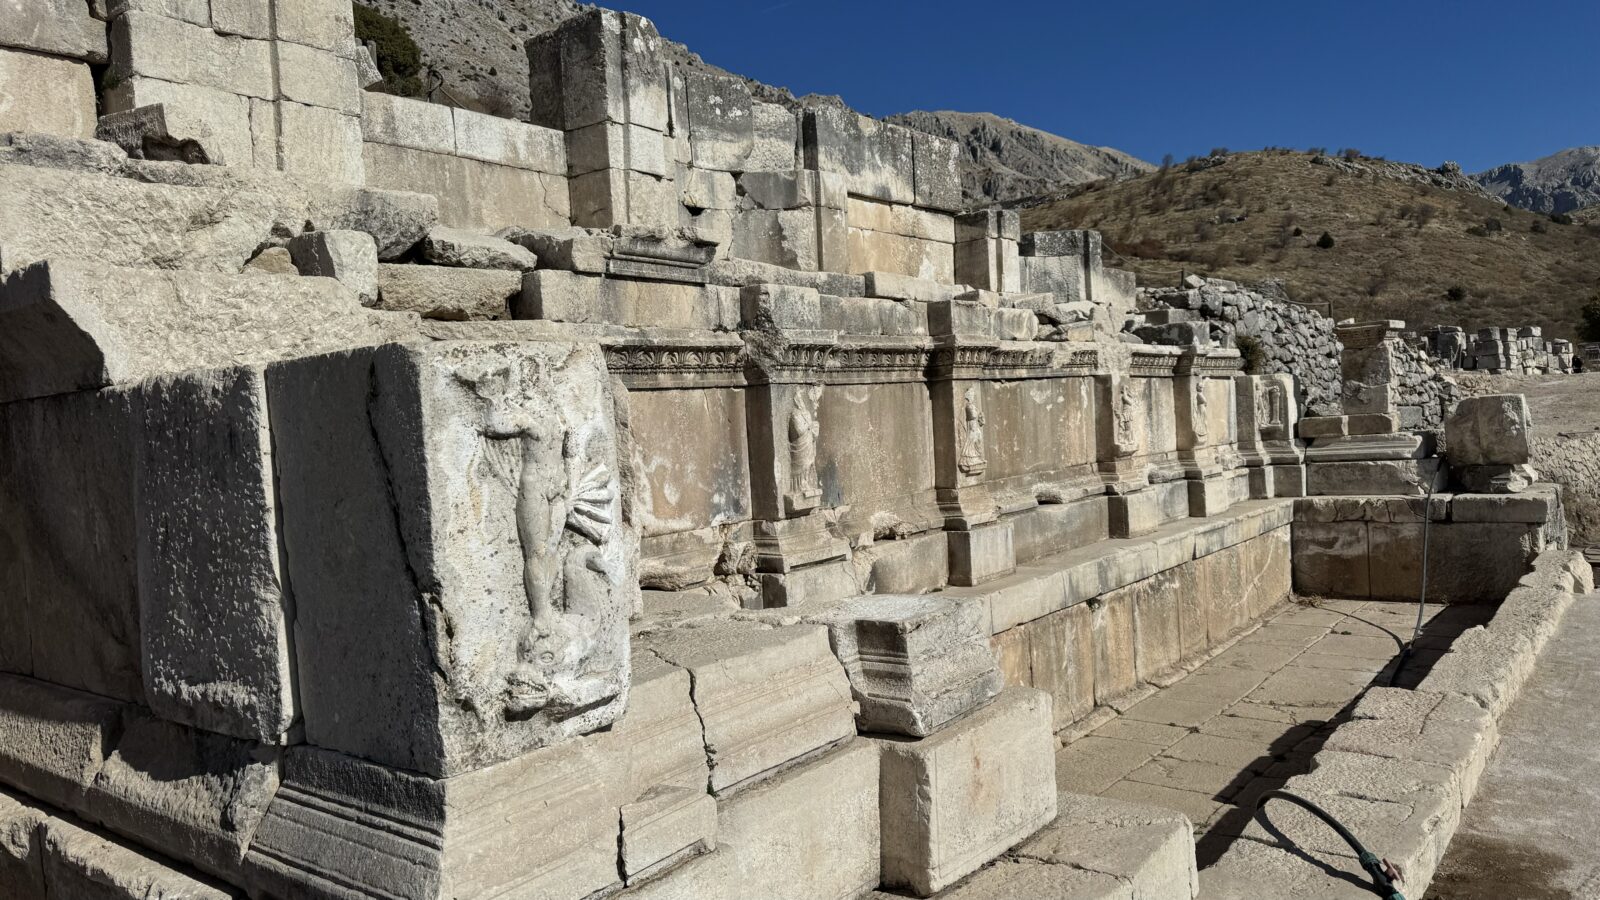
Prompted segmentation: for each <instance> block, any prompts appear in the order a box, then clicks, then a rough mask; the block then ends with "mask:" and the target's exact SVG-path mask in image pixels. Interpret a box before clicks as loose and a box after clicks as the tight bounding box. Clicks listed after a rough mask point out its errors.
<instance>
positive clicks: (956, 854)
mask: <svg viewBox="0 0 1600 900" xmlns="http://www.w3.org/2000/svg"><path fill="white" fill-rule="evenodd" d="M1051 725H1052V715H1051V711H1050V698H1049V695H1047V694H1044V693H1042V692H1040V691H1036V690H1031V689H1028V688H1011V689H1010V690H1007V691H1005V692H1004V693H1002V694H1001V695H1000V696H999V697H997V698H996V699H995V700H994V702H993V703H991V704H989V705H988V706H986V707H984V708H982V709H980V710H977V711H975V712H972V713H968V714H967V715H966V716H964V717H962V718H960V719H956V720H954V721H952V722H950V723H948V724H947V725H945V726H944V727H943V728H941V729H939V730H938V731H936V732H934V733H933V734H932V735H931V736H929V737H926V738H923V739H922V740H917V741H896V740H884V741H879V742H878V743H879V746H880V748H881V751H882V762H881V766H882V782H881V785H880V788H879V795H880V798H881V800H880V802H881V804H882V806H881V813H880V815H881V818H882V829H883V836H884V844H883V882H884V884H885V885H887V886H891V887H901V886H905V887H910V888H911V889H912V891H914V892H915V893H916V894H917V895H918V896H921V897H927V896H930V895H932V894H934V893H935V892H937V891H940V890H943V889H944V888H945V887H948V886H949V885H951V884H954V883H955V882H957V881H959V880H961V879H962V878H964V877H966V876H967V875H970V874H971V873H972V872H974V871H976V870H977V869H978V868H980V867H981V866H983V865H984V864H985V863H987V862H989V861H990V860H992V859H994V858H995V857H997V856H999V855H1000V854H1001V853H1003V852H1004V851H1005V850H1006V849H1008V848H1010V847H1012V846H1014V845H1015V844H1017V843H1018V842H1020V841H1021V840H1023V839H1024V838H1026V837H1027V836H1028V835H1030V834H1033V833H1034V832H1035V831H1037V830H1038V829H1039V828H1041V827H1043V826H1044V825H1045V823H1047V822H1049V821H1050V820H1051V819H1053V818H1055V815H1056V792H1055V737H1054V734H1053V732H1052V730H1051Z"/></svg>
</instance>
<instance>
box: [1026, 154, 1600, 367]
mask: <svg viewBox="0 0 1600 900" xmlns="http://www.w3.org/2000/svg"><path fill="white" fill-rule="evenodd" d="M1351 162H1357V163H1362V164H1363V165H1362V166H1360V167H1355V166H1350V165H1348V163H1351ZM1379 162H1380V161H1377V160H1365V159H1360V160H1343V159H1337V160H1336V159H1331V158H1329V157H1323V156H1311V155H1308V154H1304V153H1293V152H1284V151H1272V152H1260V153H1243V154H1237V155H1233V156H1226V157H1215V158H1207V159H1202V160H1196V161H1194V162H1193V163H1190V164H1187V165H1181V166H1177V167H1175V168H1173V169H1171V170H1168V171H1165V172H1156V173H1153V174H1149V175H1141V176H1138V177H1136V178H1133V179H1130V180H1126V181H1122V182H1117V183H1098V184H1093V185H1087V186H1085V187H1083V188H1079V189H1077V190H1076V191H1073V192H1071V193H1069V194H1067V195H1064V196H1060V197H1056V198H1054V199H1051V200H1049V201H1047V202H1044V203H1042V204H1040V205H1038V206H1034V207H1031V208H1027V209H1024V210H1023V211H1022V224H1023V228H1024V230H1040V229H1051V228H1097V229H1099V230H1101V231H1102V232H1104V233H1105V234H1106V238H1107V242H1108V244H1109V245H1110V246H1111V248H1112V249H1113V250H1115V251H1116V252H1117V253H1120V254H1121V255H1122V256H1123V257H1124V259H1122V260H1116V264H1118V265H1125V266H1127V267H1129V268H1132V269H1133V270H1135V271H1136V272H1137V273H1138V274H1139V276H1140V279H1141V281H1143V282H1146V283H1150V284H1171V283H1174V282H1175V281H1176V279H1177V278H1178V277H1179V276H1180V274H1181V273H1182V272H1184V271H1188V272H1196V273H1199V274H1204V275H1214V276H1217V277H1222V278H1228V279H1233V280H1237V281H1244V282H1255V281H1260V280H1263V279H1266V278H1269V277H1280V278H1282V279H1283V281H1284V283H1285V285H1286V287H1287V289H1288V291H1289V294H1290V296H1291V297H1293V298H1294V299H1296V300H1302V301H1314V302H1328V303H1331V304H1332V306H1333V313H1334V315H1335V317H1336V318H1345V317H1354V318H1358V319H1369V318H1400V319H1405V320H1407V322H1409V323H1410V324H1411V325H1412V326H1413V327H1419V328H1425V327H1427V326H1429V325H1432V324H1436V323H1445V324H1457V325H1463V326H1466V327H1468V328H1474V329H1475V328H1479V327H1487V326H1496V325H1501V326H1515V325H1540V326H1542V327H1544V328H1545V329H1546V333H1547V334H1550V335H1552V336H1557V337H1572V336H1573V335H1574V333H1575V331H1576V327H1577V323H1578V320H1579V313H1578V310H1579V308H1580V307H1581V306H1582V305H1583V303H1585V302H1587V301H1588V300H1591V299H1593V298H1594V297H1595V296H1596V295H1597V293H1600V226H1588V225H1561V224H1557V223H1555V222H1553V221H1551V219H1550V217H1548V216H1543V215H1539V214H1536V213H1531V212H1526V211H1523V210H1518V209H1512V208H1508V207H1506V206H1505V205H1504V204H1502V203H1501V202H1499V201H1497V200H1491V199H1487V198H1485V197H1483V196H1482V195H1480V194H1478V193H1476V192H1469V191H1465V190H1454V189H1451V188H1447V187H1441V186H1439V184H1436V183H1433V182H1432V180H1430V179H1425V178H1423V177H1422V176H1421V175H1418V174H1417V173H1427V172H1430V171H1433V170H1425V169H1421V168H1420V167H1410V169H1405V168H1404V167H1402V168H1401V169H1398V170H1394V171H1391V170H1390V168H1389V166H1392V165H1393V164H1387V165H1378V163H1379ZM1407 171H1409V172H1411V173H1412V175H1415V176H1416V180H1405V179H1403V178H1402V177H1399V175H1400V174H1401V173H1404V172H1407ZM1437 174H1438V175H1439V176H1440V178H1442V179H1444V181H1445V182H1448V181H1449V177H1450V175H1451V174H1452V170H1448V169H1445V170H1441V171H1439V172H1437ZM1324 232H1326V233H1327V234H1328V236H1329V241H1331V243H1332V246H1331V247H1319V246H1318V242H1319V240H1320V238H1321V236H1322V235H1323V233H1324ZM1324 243H1326V242H1324Z"/></svg>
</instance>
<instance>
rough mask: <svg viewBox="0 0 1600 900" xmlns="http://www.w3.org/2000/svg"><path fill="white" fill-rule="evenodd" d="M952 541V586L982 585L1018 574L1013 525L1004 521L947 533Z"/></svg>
mask: <svg viewBox="0 0 1600 900" xmlns="http://www.w3.org/2000/svg"><path fill="white" fill-rule="evenodd" d="M947 535H948V537H949V540H950V583H951V584H955V585H974V584H982V583H984V582H986V581H993V580H994V579H996V578H1000V577H1002V576H1005V575H1009V574H1011V573H1012V572H1014V571H1016V568H1017V555H1016V547H1015V546H1014V545H1013V544H1012V540H1011V523H1010V522H1000V523H996V524H993V525H986V526H983V527H981V528H975V529H973V530H971V531H951V532H947Z"/></svg>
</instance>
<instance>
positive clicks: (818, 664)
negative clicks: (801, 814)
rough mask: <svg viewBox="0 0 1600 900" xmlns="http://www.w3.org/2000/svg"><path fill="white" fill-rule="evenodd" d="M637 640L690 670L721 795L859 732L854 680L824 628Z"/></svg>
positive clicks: (709, 630) (693, 631) (749, 629)
mask: <svg viewBox="0 0 1600 900" xmlns="http://www.w3.org/2000/svg"><path fill="white" fill-rule="evenodd" d="M638 640H639V642H640V644H641V646H643V647H645V648H647V649H649V650H650V651H652V652H654V653H655V654H656V655H658V656H659V657H661V658H662V659H664V660H666V661H667V662H669V663H671V664H672V665H675V666H678V667H679V668H682V669H686V670H688V672H689V674H690V677H691V679H692V684H693V689H694V704H695V709H696V710H698V711H699V713H700V719H701V721H702V722H703V723H704V726H705V745H706V751H707V753H708V754H709V756H710V762H711V782H710V783H711V788H712V790H713V791H714V792H715V793H717V794H726V793H727V792H728V791H729V790H731V789H733V788H735V787H738V786H740V785H742V784H744V783H745V782H748V781H750V780H752V779H755V778H757V777H759V776H761V775H762V774H764V773H766V772H768V771H770V770H772V769H774V768H777V767H778V766H781V765H783V764H785V763H787V762H790V761H791V760H795V759H798V758H800V757H802V756H804V755H806V754H807V753H810V752H812V751H814V750H817V749H819V748H821V747H825V746H827V745H829V744H832V743H835V742H837V741H840V740H843V739H844V738H847V737H849V736H851V735H853V734H855V703H854V701H853V700H852V696H851V691H850V681H849V679H848V677H847V676H846V675H845V672H844V669H843V667H841V666H840V665H839V662H838V660H837V659H835V658H834V655H833V653H832V651H831V650H830V649H829V645H828V631H827V629H826V628H823V627H822V626H818V625H802V626H795V627H790V628H771V627H766V626H762V625H758V624H755V623H725V624H712V625H707V626H705V627H701V628H684V629H679V630H674V631H662V632H654V633H648V634H644V635H640V636H639V638H638Z"/></svg>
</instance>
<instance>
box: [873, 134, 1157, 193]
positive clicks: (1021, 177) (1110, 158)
mask: <svg viewBox="0 0 1600 900" xmlns="http://www.w3.org/2000/svg"><path fill="white" fill-rule="evenodd" d="M886 121H889V122H894V123H896V124H898V125H904V126H906V127H907V128H914V129H916V130H918V131H922V132H926V133H928V134H934V135H938V136H940V137H946V138H950V139H951V140H954V141H956V142H957V143H959V144H960V145H961V149H962V153H961V188H962V191H963V193H964V194H965V195H966V199H967V202H968V203H969V204H972V205H983V204H988V203H1009V202H1013V201H1016V200H1022V199H1025V198H1028V197H1034V196H1038V195H1041V194H1048V193H1053V192H1056V191H1060V190H1062V189H1063V188H1067V187H1070V186H1072V185H1078V184H1083V183H1085V182H1090V181H1099V180H1101V179H1105V178H1125V177H1128V176H1132V175H1138V174H1141V173H1143V172H1152V171H1155V168H1156V167H1155V166H1153V165H1151V164H1150V163H1148V162H1145V161H1144V160H1142V159H1139V158H1137V157H1135V156H1132V155H1130V154H1127V153H1124V152H1122V151H1121V150H1116V149H1113V148H1111V147H1095V146H1091V145H1089V144H1080V143H1078V142H1077V141H1073V140H1068V139H1067V138H1064V137H1060V136H1059V135H1054V134H1051V133H1050V132H1048V131H1041V130H1039V129H1037V128H1032V127H1029V126H1027V125H1023V124H1021V123H1018V122H1014V121H1012V120H1011V119H1006V118H1002V117H1000V116H997V115H995V114H993V113H984V112H980V113H967V112H951V111H948V110H941V111H937V112H927V111H917V112H908V113H900V114H898V115H893V116H888V117H887V118H886Z"/></svg>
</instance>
